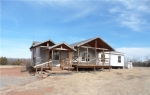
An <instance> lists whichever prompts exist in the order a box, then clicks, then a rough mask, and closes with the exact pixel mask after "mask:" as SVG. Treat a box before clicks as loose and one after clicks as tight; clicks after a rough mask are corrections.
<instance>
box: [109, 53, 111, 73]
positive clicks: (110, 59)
mask: <svg viewBox="0 0 150 95" xmlns="http://www.w3.org/2000/svg"><path fill="white" fill-rule="evenodd" d="M110 54H111V51H109V66H110V60H111V55H110ZM109 71H110V68H109Z"/></svg>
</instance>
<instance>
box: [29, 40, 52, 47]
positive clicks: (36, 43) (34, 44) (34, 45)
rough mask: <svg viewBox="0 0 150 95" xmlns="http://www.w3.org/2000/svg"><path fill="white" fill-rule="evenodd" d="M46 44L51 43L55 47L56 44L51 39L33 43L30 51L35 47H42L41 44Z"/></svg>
mask: <svg viewBox="0 0 150 95" xmlns="http://www.w3.org/2000/svg"><path fill="white" fill-rule="evenodd" d="M46 42H51V43H52V44H54V45H55V43H54V42H53V41H52V40H50V39H49V40H46V41H44V42H37V41H33V43H32V46H31V47H30V49H31V48H33V47H36V46H38V45H41V44H43V43H46Z"/></svg>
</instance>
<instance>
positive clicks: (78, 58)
mask: <svg viewBox="0 0 150 95" xmlns="http://www.w3.org/2000/svg"><path fill="white" fill-rule="evenodd" d="M79 56H80V49H79V47H78V64H79Z"/></svg>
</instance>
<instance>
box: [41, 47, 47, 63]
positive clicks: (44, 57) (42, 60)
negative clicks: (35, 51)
mask: <svg viewBox="0 0 150 95" xmlns="http://www.w3.org/2000/svg"><path fill="white" fill-rule="evenodd" d="M40 57H41V62H45V61H46V50H45V49H43V48H40Z"/></svg>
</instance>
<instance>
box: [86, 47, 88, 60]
mask: <svg viewBox="0 0 150 95" xmlns="http://www.w3.org/2000/svg"><path fill="white" fill-rule="evenodd" d="M86 61H87V63H88V48H87V51H86Z"/></svg>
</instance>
